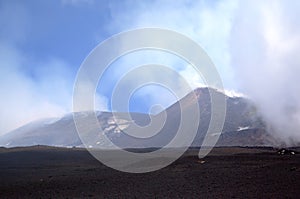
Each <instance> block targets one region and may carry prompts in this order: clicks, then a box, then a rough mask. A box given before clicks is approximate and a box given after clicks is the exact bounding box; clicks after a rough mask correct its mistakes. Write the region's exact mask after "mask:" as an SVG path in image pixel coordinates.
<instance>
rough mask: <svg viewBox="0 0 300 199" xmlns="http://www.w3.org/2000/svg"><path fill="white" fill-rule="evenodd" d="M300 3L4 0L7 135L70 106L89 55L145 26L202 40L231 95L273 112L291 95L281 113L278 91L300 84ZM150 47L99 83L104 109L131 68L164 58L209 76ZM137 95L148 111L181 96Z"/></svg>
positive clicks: (1, 65) (189, 75) (1, 36)
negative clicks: (114, 38) (299, 74)
mask: <svg viewBox="0 0 300 199" xmlns="http://www.w3.org/2000/svg"><path fill="white" fill-rule="evenodd" d="M299 7H300V6H299V3H297V2H295V1H284V2H283V1H268V0H266V1H237V0H223V1H221V0H220V1H205V0H201V1H189V0H183V1H155V0H151V1H150V0H149V1H138V0H136V1H129V0H125V1H117V0H115V1H108V0H107V1H106V0H101V1H96V0H53V1H38V0H28V1H20V0H2V1H0V27H1V29H0V59H1V62H0V74H1V77H2V78H1V79H0V84H1V85H0V86H1V92H2V94H1V100H2V103H0V104H1V107H0V108H1V110H2V112H1V113H0V123H1V128H0V134H3V133H6V132H8V131H10V130H12V129H14V128H16V127H18V126H21V125H23V124H25V123H27V122H30V121H33V120H36V119H40V118H45V117H58V116H62V115H64V114H66V113H68V112H71V111H72V89H73V83H74V80H75V77H76V73H77V70H78V69H79V67H80V65H81V63H82V62H83V60H84V59H85V57H86V56H87V55H88V54H89V52H90V51H91V50H92V49H93V48H95V47H96V46H97V45H98V44H99V43H100V42H101V41H103V40H105V39H107V38H108V37H110V36H112V35H113V34H116V33H119V32H121V31H126V30H130V29H134V28H143V27H160V28H167V29H171V30H175V31H178V32H180V33H183V34H185V35H187V36H188V37H190V38H191V39H193V40H195V41H196V42H198V43H199V44H200V46H202V47H203V48H204V50H205V51H206V52H207V53H208V55H209V56H210V57H211V59H212V60H213V62H214V64H215V65H216V68H217V69H218V71H219V74H220V76H221V78H222V80H223V83H224V86H225V88H226V90H227V91H226V92H228V93H229V91H231V93H237V92H242V93H244V94H246V95H247V96H250V97H251V98H252V99H254V100H255V101H257V102H258V104H259V106H260V107H263V109H265V111H264V112H271V113H269V114H266V115H265V116H266V118H268V117H269V118H271V116H272V115H278V114H282V109H284V108H283V107H286V106H289V103H287V100H281V101H280V102H279V104H277V105H276V107H278V108H276V109H275V110H274V111H269V110H273V109H274V108H273V107H274V106H271V105H270V103H269V101H270V99H273V98H278V97H279V96H280V95H281V93H282V92H279V90H280V91H282V89H283V88H290V87H291V88H293V89H297V88H298V87H297V86H295V84H291V83H290V80H291V79H293V80H294V81H295V82H297V81H298V79H297V78H296V77H294V73H295V71H296V72H297V71H298V68H297V66H298V65H297V64H298V63H299V60H298V59H296V58H295V56H294V55H295V52H297V50H298V47H299V46H300V45H299V36H298V35H299V33H300V31H299V24H300V22H299V16H298V15H299V13H300V12H299ZM276 49H279V50H276ZM146 54H147V59H145V53H144V54H143V53H141V54H139V53H135V54H133V55H129V56H128V57H124V58H120V59H119V60H117V61H116V63H113V64H112V65H111V69H110V70H109V71H108V73H107V75H106V76H104V77H103V79H102V82H100V84H99V85H98V88H99V89H98V93H97V96H96V99H97V103H96V107H97V108H98V109H100V110H107V109H109V108H110V106H109V102H110V94H111V90H112V88H113V86H114V83H116V81H117V80H118V78H119V77H120V76H121V75H122V74H124V73H126V70H128V69H129V68H130V66H132V65H139V64H143V63H145V62H146V63H151V62H154V63H163V64H166V65H169V66H170V67H173V68H175V69H176V70H177V71H178V73H180V74H181V75H183V76H184V77H185V78H186V79H187V80H188V81H189V83H190V84H191V85H192V86H193V87H197V86H200V85H201V83H203V82H202V80H201V78H199V77H198V76H196V75H195V73H194V72H193V70H192V69H191V68H190V67H189V65H188V64H187V63H185V62H183V61H182V60H179V59H178V58H176V57H174V56H171V55H166V54H159V53H157V52H146ZM288 62H289V63H290V62H291V63H290V64H282V63H288ZM289 71H293V72H289ZM141 78H142V77H141ZM166 78H168V77H166ZM266 79H268V80H269V81H267V82H272V83H267V82H266V81H265V80H266ZM175 83H176V82H175ZM274 87H277V88H281V89H279V90H278V89H277V90H276V89H274ZM258 88H261V89H258ZM262 90H263V91H262ZM266 91H269V92H268V94H267V95H266V94H264V92H266ZM289 91H290V90H289ZM289 91H285V92H284V93H285V94H286V95H287V96H290V98H291V99H293V101H295V102H297V101H298V99H300V96H298V95H297V94H291V92H289ZM298 97H299V98H298ZM131 100H132V101H131V103H130V107H129V108H130V110H131V111H137V112H148V111H149V108H150V107H151V106H152V105H153V104H156V103H161V104H162V105H163V106H164V107H166V106H168V105H170V104H171V103H173V102H174V101H175V100H176V99H175V98H174V96H173V95H172V94H170V93H168V92H166V90H164V89H163V88H157V87H155V86H153V87H146V88H144V89H140V90H138V91H137V92H136V93H135V94H134V95H133V97H132V99H131ZM296 107H298V102H297V103H296ZM299 107H300V104H299ZM266 110H267V111H266ZM297 110H298V109H297ZM296 112H297V114H296V115H297V117H298V111H296ZM299 112H300V111H299ZM299 115H300V114H299ZM299 118H300V117H299ZM272 119H273V118H272ZM280 120H281V118H278V119H276V121H277V122H278V121H280ZM295 120H296V121H297V119H295ZM2 124H3V125H2Z"/></svg>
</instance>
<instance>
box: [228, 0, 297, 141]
mask: <svg viewBox="0 0 300 199" xmlns="http://www.w3.org/2000/svg"><path fill="white" fill-rule="evenodd" d="M299 19H300V3H299V2H296V1H255V3H254V2H253V1H248V2H247V1H241V2H240V4H239V7H238V9H237V13H236V17H235V20H234V22H233V25H232V33H231V34H230V36H231V38H230V46H231V53H230V54H231V59H232V65H233V66H234V70H235V72H236V76H237V77H236V78H237V80H238V81H239V83H240V85H241V88H242V89H243V92H245V93H247V95H249V96H250V97H251V98H252V99H253V100H254V102H255V103H256V104H257V106H258V107H259V110H260V112H261V114H262V116H263V118H264V119H265V120H266V122H267V124H268V130H269V132H270V133H272V134H273V135H274V136H276V137H277V138H279V139H281V140H282V141H285V142H286V143H287V144H293V143H296V142H299V141H300V131H299V129H300V92H299V88H300V87H299V86H300V79H299V74H300V57H299V52H300V20H299Z"/></svg>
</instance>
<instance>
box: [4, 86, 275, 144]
mask: <svg viewBox="0 0 300 199" xmlns="http://www.w3.org/2000/svg"><path fill="white" fill-rule="evenodd" d="M210 92H216V93H217V94H218V95H224V94H223V93H222V92H219V91H217V90H215V89H208V88H198V89H196V90H195V91H194V93H193V95H192V94H191V93H190V94H188V95H186V96H185V97H184V98H182V99H181V100H180V102H181V104H183V108H186V107H189V106H190V105H191V104H192V103H196V102H197V103H198V105H199V108H200V121H199V127H198V131H197V134H196V137H195V139H194V141H193V143H192V146H201V144H202V142H203V139H204V137H205V136H206V132H207V129H208V125H209V122H210V119H211V103H210V100H211V99H210ZM195 96H196V98H195ZM225 97H226V103H227V110H226V119H225V124H224V128H223V131H222V132H220V133H222V134H221V136H220V139H219V141H218V143H217V146H271V145H276V144H278V143H276V141H275V140H274V139H273V138H272V137H271V136H270V135H269V134H268V133H267V132H266V131H265V125H264V124H263V122H262V121H261V119H260V118H259V116H258V115H257V111H256V108H255V107H254V105H253V104H252V102H251V101H249V100H248V99H246V98H242V97H229V96H225ZM180 111H181V110H180V104H179V101H178V102H176V103H175V104H173V105H171V106H170V107H168V108H167V109H166V110H165V113H166V114H167V119H166V121H165V125H164V126H163V128H162V129H161V130H160V132H158V133H157V134H156V135H154V136H152V137H150V138H147V139H146V138H135V137H133V136H130V135H128V134H126V133H125V132H124V131H125V130H126V129H128V128H130V126H131V125H132V124H133V123H136V124H138V125H140V126H147V125H148V124H149V123H150V122H151V119H150V117H149V115H147V114H142V113H131V117H132V120H130V121H129V120H127V119H124V118H122V114H116V115H114V114H113V113H110V112H96V113H94V112H78V113H75V114H76V116H77V117H79V118H82V119H85V118H88V117H89V116H91V115H93V114H96V116H97V119H98V122H99V124H100V125H101V127H102V131H101V130H99V129H97V128H96V129H94V128H92V129H91V128H90V127H89V125H88V124H86V128H87V129H88V130H87V132H86V133H85V134H84V135H81V136H84V137H85V140H88V142H87V143H85V145H86V147H90V148H99V147H100V148H103V147H106V145H107V143H106V142H104V140H102V139H101V136H100V133H102V134H105V135H106V136H107V137H108V138H109V139H110V141H111V142H113V143H114V144H115V145H117V146H119V147H123V148H136V147H138V148H145V147H162V146H165V145H166V144H168V143H169V142H170V141H171V140H172V139H173V138H174V136H175V135H176V132H177V130H178V127H179V123H180V119H181V118H180V117H181V114H180V113H181V112H180ZM153 117H159V114H157V115H155V116H153ZM191 119H192V118H191ZM143 133H146V134H147V132H143ZM186 133H189V132H188V130H187V132H186ZM209 136H216V135H209ZM0 145H1V146H5V147H14V146H30V145H50V146H64V147H72V146H78V147H83V146H84V145H83V143H82V141H81V139H80V137H79V135H78V133H77V131H76V126H75V123H74V120H73V115H72V114H68V115H65V116H64V117H62V118H50V119H45V120H40V121H36V122H32V123H29V124H27V125H25V126H23V127H21V128H18V129H16V130H14V131H12V132H10V133H8V134H6V135H3V136H1V137H0Z"/></svg>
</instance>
